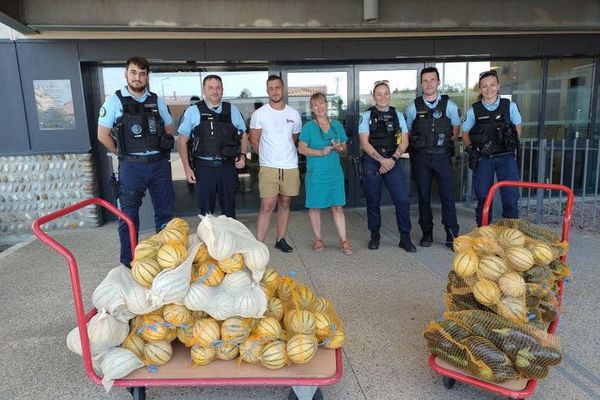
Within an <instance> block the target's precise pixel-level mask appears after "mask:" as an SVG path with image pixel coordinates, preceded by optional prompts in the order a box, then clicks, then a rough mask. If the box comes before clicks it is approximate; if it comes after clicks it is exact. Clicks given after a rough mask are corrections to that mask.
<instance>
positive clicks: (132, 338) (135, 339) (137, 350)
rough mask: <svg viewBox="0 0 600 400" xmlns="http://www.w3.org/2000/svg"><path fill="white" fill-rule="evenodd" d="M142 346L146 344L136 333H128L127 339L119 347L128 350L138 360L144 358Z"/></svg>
mask: <svg viewBox="0 0 600 400" xmlns="http://www.w3.org/2000/svg"><path fill="white" fill-rule="evenodd" d="M144 346H146V342H144V339H142V337H141V336H140V335H138V334H137V333H133V332H132V333H130V334H129V335H127V338H126V339H125V341H124V342H123V344H122V345H121V347H124V348H126V349H127V350H130V351H131V352H133V354H135V355H136V356H137V357H138V358H139V359H140V360H141V359H143V358H144Z"/></svg>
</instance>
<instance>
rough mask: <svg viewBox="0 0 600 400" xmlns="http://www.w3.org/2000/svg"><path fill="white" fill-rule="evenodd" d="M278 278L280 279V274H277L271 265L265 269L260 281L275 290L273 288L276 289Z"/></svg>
mask: <svg viewBox="0 0 600 400" xmlns="http://www.w3.org/2000/svg"><path fill="white" fill-rule="evenodd" d="M280 280H281V275H279V272H277V271H275V270H274V269H273V268H271V267H268V268H266V269H265V272H264V274H263V277H262V279H261V281H260V283H262V284H264V285H265V286H267V287H268V288H269V289H271V290H273V291H275V290H277V287H278V286H279V282H280Z"/></svg>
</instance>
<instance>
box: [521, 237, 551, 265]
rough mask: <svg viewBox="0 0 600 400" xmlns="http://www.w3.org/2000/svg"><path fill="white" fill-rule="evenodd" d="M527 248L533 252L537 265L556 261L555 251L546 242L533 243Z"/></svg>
mask: <svg viewBox="0 0 600 400" xmlns="http://www.w3.org/2000/svg"><path fill="white" fill-rule="evenodd" d="M527 249H529V251H530V252H531V255H532V256H533V261H534V263H535V264H536V265H548V264H550V263H551V262H552V261H554V258H555V257H554V251H553V250H552V248H551V247H550V246H548V245H547V244H546V243H542V242H537V243H532V244H531V245H529V246H528V247H527Z"/></svg>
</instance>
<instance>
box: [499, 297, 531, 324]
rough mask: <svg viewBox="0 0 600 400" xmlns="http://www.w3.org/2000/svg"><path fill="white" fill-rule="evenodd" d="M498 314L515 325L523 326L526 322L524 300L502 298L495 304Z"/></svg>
mask: <svg viewBox="0 0 600 400" xmlns="http://www.w3.org/2000/svg"><path fill="white" fill-rule="evenodd" d="M497 307H498V314H499V315H501V316H503V317H504V318H506V319H509V320H511V321H512V322H515V323H517V324H524V323H526V322H527V321H528V318H527V306H526V305H525V300H524V299H517V298H514V297H507V296H505V297H503V298H502V299H501V300H500V302H499V303H498V304H497Z"/></svg>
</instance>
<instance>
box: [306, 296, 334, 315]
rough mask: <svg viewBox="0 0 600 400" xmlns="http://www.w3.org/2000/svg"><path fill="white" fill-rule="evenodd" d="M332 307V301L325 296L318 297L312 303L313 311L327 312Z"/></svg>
mask: <svg viewBox="0 0 600 400" xmlns="http://www.w3.org/2000/svg"><path fill="white" fill-rule="evenodd" d="M330 308H331V301H329V300H328V299H326V298H324V297H316V298H315V300H314V301H313V303H312V306H311V308H310V309H311V311H314V312H322V313H325V314H327V313H328V312H329V310H330Z"/></svg>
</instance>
